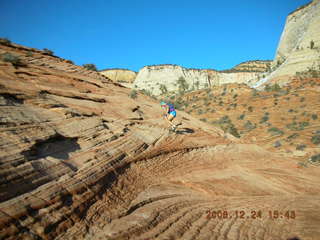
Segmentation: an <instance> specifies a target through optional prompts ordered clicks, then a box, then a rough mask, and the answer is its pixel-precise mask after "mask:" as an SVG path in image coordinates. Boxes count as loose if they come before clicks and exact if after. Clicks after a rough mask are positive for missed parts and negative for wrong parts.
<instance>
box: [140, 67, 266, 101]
mask: <svg viewBox="0 0 320 240" xmlns="http://www.w3.org/2000/svg"><path fill="white" fill-rule="evenodd" d="M260 69H261V68H260ZM259 74H260V70H259V71H242V70H238V69H231V70H228V71H221V72H220V71H216V70H211V69H203V70H201V69H189V68H184V67H181V66H178V65H170V64H165V65H154V66H146V67H144V68H142V69H141V70H140V71H139V72H138V75H137V77H136V80H135V81H134V86H135V87H136V88H137V89H146V90H148V91H150V92H151V93H152V94H154V95H159V94H161V93H162V91H161V90H160V87H161V85H164V86H165V87H166V89H167V91H169V92H170V91H178V90H179V84H178V80H179V79H180V78H183V79H184V80H185V81H186V83H187V84H188V86H189V88H190V89H202V88H205V87H208V86H220V85H222V84H226V83H247V82H249V81H250V80H252V79H255V78H258V76H259Z"/></svg>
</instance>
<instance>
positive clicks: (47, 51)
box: [43, 48, 54, 56]
mask: <svg viewBox="0 0 320 240" xmlns="http://www.w3.org/2000/svg"><path fill="white" fill-rule="evenodd" d="M43 53H44V54H45V55H50V56H52V55H53V54H54V53H53V51H51V50H49V49H48V48H44V49H43Z"/></svg>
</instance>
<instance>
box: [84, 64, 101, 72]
mask: <svg viewBox="0 0 320 240" xmlns="http://www.w3.org/2000/svg"><path fill="white" fill-rule="evenodd" d="M82 67H84V68H85V69H87V70H90V71H95V72H97V71H98V70H97V67H96V65H94V64H92V63H86V64H83V65H82Z"/></svg>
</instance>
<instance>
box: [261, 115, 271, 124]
mask: <svg viewBox="0 0 320 240" xmlns="http://www.w3.org/2000/svg"><path fill="white" fill-rule="evenodd" d="M268 120H269V117H268V115H264V116H263V117H262V118H261V119H260V123H264V122H267V121H268Z"/></svg>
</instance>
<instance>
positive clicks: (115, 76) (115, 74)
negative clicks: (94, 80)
mask: <svg viewBox="0 0 320 240" xmlns="http://www.w3.org/2000/svg"><path fill="white" fill-rule="evenodd" d="M100 73H101V74H102V75H104V76H106V77H107V78H109V79H111V80H112V81H115V82H118V83H120V84H122V85H124V86H126V87H130V88H131V87H132V83H133V82H134V80H135V79H136V76H137V73H136V72H134V71H131V70H128V69H121V68H112V69H105V70H102V71H100Z"/></svg>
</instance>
